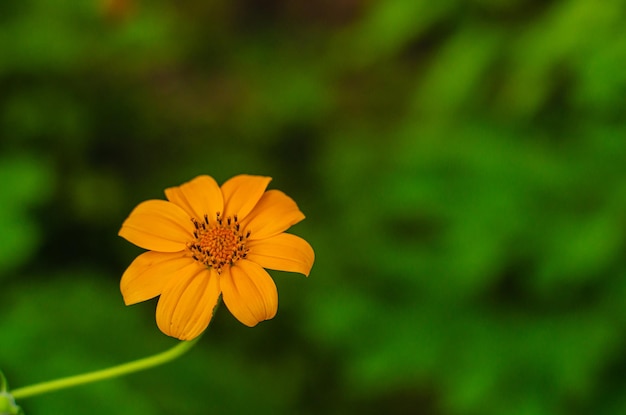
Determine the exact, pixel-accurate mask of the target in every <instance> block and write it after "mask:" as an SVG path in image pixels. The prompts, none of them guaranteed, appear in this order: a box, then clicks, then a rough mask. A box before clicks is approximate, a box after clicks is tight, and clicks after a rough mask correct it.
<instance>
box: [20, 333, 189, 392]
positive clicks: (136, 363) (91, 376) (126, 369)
mask: <svg viewBox="0 0 626 415" xmlns="http://www.w3.org/2000/svg"><path fill="white" fill-rule="evenodd" d="M199 339H200V336H198V337H196V338H195V339H193V340H190V341H184V342H180V343H178V344H177V345H176V346H174V347H172V348H171V349H169V350H166V351H164V352H161V353H158V354H155V355H153V356H149V357H144V358H143V359H138V360H133V361H132V362H128V363H124V364H121V365H118V366H113V367H110V368H108V369H102V370H97V371H95V372H90V373H84V374H82V375H75V376H68V377H66V378H61V379H56V380H51V381H47V382H41V383H36V384H34V385H30V386H24V387H22V388H17V389H14V390H12V391H10V392H9V393H10V394H11V395H12V396H13V398H15V399H23V398H28V397H30V396H35V395H40V394H42V393H46V392H52V391H55V390H58V389H65V388H71V387H73V386H78V385H84V384H85V383H90V382H96V381H99V380H103V379H109V378H115V377H118V376H122V375H126V374H128V373H133V372H137V371H140V370H144V369H149V368H151V367H154V366H158V365H162V364H163V363H167V362H169V361H170V360H174V359H176V358H177V357H178V356H180V355H182V354H183V353H185V352H186V351H187V350H189V349H190V348H191V347H192V346H193V345H194V344H196V342H197V341H198V340H199Z"/></svg>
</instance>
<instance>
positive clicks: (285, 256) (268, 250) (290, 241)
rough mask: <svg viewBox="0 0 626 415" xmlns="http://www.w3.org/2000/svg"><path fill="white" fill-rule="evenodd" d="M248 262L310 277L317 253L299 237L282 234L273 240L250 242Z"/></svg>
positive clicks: (272, 238) (273, 237)
mask: <svg viewBox="0 0 626 415" xmlns="http://www.w3.org/2000/svg"><path fill="white" fill-rule="evenodd" d="M248 247H249V248H250V251H249V252H248V256H247V258H248V260H249V261H252V262H256V263H257V264H259V265H260V266H262V267H263V268H269V269H275V270H278V271H289V272H299V273H300V274H304V275H306V276H309V272H311V268H312V267H313V261H314V260H315V253H314V252H313V248H311V245H309V243H308V242H307V241H305V240H304V239H302V238H300V237H299V236H296V235H292V234H290V233H281V234H279V235H276V236H272V237H271V238H267V239H261V240H257V241H250V243H249V244H248Z"/></svg>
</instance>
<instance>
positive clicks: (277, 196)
mask: <svg viewBox="0 0 626 415" xmlns="http://www.w3.org/2000/svg"><path fill="white" fill-rule="evenodd" d="M302 219H304V214H303V213H302V212H300V209H298V205H296V202H294V201H293V199H292V198H290V197H289V196H287V195H286V194H284V193H283V192H281V191H280V190H268V191H267V192H265V193H264V194H263V196H262V197H261V199H260V200H259V203H257V204H256V206H255V207H254V209H252V211H251V212H250V213H249V214H248V216H247V217H246V219H245V220H244V221H243V222H242V226H243V228H244V229H246V230H250V232H251V233H250V240H254V239H263V238H267V237H270V236H274V235H277V234H279V233H281V232H284V231H286V230H287V229H288V228H289V227H290V226H292V225H295V224H296V223H298V222H300V221H301V220H302Z"/></svg>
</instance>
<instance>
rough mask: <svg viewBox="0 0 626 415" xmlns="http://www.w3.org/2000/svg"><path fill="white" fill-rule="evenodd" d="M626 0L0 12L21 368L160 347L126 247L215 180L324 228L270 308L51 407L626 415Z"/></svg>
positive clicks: (13, 307) (227, 4)
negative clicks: (249, 323) (250, 324)
mask: <svg viewBox="0 0 626 415" xmlns="http://www.w3.org/2000/svg"><path fill="white" fill-rule="evenodd" d="M625 21H626V1H624V0H605V1H601V2H597V1H594V0H555V1H549V2H546V1H540V0H471V1H460V0H441V1H436V2H431V1H425V0H379V1H375V0H320V1H309V2H307V1H288V0H247V1H226V0H204V1H203V0H190V1H184V2H175V1H163V0H155V1H147V0H145V1H140V0H88V1H69V2H63V1H54V0H23V1H18V0H4V1H1V2H0V316H1V318H0V368H1V369H2V370H3V371H4V372H5V374H6V376H7V378H8V380H9V383H10V385H11V386H12V387H14V388H16V387H20V386H25V385H27V384H31V383H34V382H38V381H43V380H47V379H51V378H56V377H59V376H64V375H71V374H75V373H80V372H84V371H88V370H94V369H99V368H103V367H107V366H110V365H113V364H116V363H120V362H124V361H128V360H131V359H135V358H138V357H142V356H145V355H148V354H151V353H156V352H159V351H162V350H165V349H166V348H168V347H170V346H172V345H173V344H175V343H176V341H175V340H173V339H170V338H168V337H166V336H165V335H163V334H161V332H159V331H158V329H157V327H156V324H155V322H154V308H155V304H156V302H155V301H151V302H148V303H142V304H140V305H136V306H132V307H125V306H124V305H123V302H122V298H121V295H120V293H119V286H118V285H119V278H120V276H121V275H122V272H123V271H124V269H125V268H126V266H127V265H128V264H129V263H130V262H131V261H132V259H133V258H134V257H135V256H136V255H137V254H139V253H140V252H142V251H141V250H140V249H139V248H136V247H134V246H132V245H131V244H130V243H128V242H126V241H124V240H122V239H121V238H119V237H118V236H117V231H118V229H119V227H120V225H121V223H122V221H123V220H124V219H125V218H126V216H127V215H128V213H129V212H130V211H131V210H132V208H133V207H134V206H135V205H136V204H137V203H139V202H140V201H142V200H145V199H149V198H163V194H162V190H163V189H164V188H166V187H169V186H174V185H178V184H181V183H182V182H184V181H187V180H189V179H191V178H192V177H195V176H196V175H198V174H210V175H212V176H214V177H215V178H216V179H217V180H218V182H220V183H221V182H223V181H224V180H226V179H228V178H229V177H231V176H233V175H236V174H240V173H251V174H262V175H270V176H272V177H273V178H274V181H273V182H272V184H271V185H270V187H273V188H279V189H281V190H283V191H285V192H286V193H287V194H289V195H291V196H292V197H293V198H294V199H295V200H296V201H297V202H298V204H299V206H300V208H301V209H302V210H303V211H304V213H305V214H306V215H307V220H305V221H304V222H302V223H301V224H298V225H297V226H295V227H294V228H292V232H293V233H296V234H298V235H301V236H303V237H304V238H305V239H307V240H309V241H310V242H311V244H312V245H313V247H314V248H315V251H316V263H315V266H314V268H313V271H312V273H311V276H310V278H309V279H306V278H304V277H302V276H301V275H297V274H288V273H280V272H273V273H272V275H273V276H274V277H275V280H276V282H277V285H278V288H279V293H280V307H279V313H278V315H277V317H276V318H275V319H273V320H270V321H268V322H264V323H261V324H259V325H258V326H257V327H255V328H254V329H249V328H247V327H245V326H243V325H242V324H240V323H238V322H237V321H236V320H235V319H234V318H233V317H232V316H231V315H230V314H229V313H228V311H227V310H226V308H225V307H222V308H221V309H220V310H219V311H218V313H217V316H216V317H215V319H214V321H213V322H212V324H211V325H210V327H209V329H208V332H207V333H206V334H205V336H204V337H203V339H202V340H201V342H200V343H199V344H198V345H197V346H196V347H195V348H194V349H193V350H192V351H191V352H190V353H189V354H188V355H186V356H184V357H182V358H181V359H179V360H177V361H176V362H174V363H170V364H168V365H167V366H163V367H160V368H157V369H153V370H150V371H147V372H143V373H139V374H134V375H131V376H128V377H125V378H120V379H116V380H112V381H107V382H102V383H99V384H93V385H89V386H83V387H80V388H76V389H72V390H67V391H61V392H55V393H52V394H49V395H42V396H40V397H33V398H29V399H25V400H23V401H22V402H19V403H20V404H21V405H22V406H23V407H24V409H25V410H26V413H27V415H43V414H93V415H99V414H112V413H127V414H137V415H143V414H146V415H147V414H242V413H256V414H346V413H350V414H351V413H354V414H357V413H358V414H381V413H385V414H425V415H471V414H476V415H492V414H529V415H543V414H545V415H559V414H591V413H593V414H624V413H626V301H625V299H626V255H625V253H626V69H625V68H626V25H625V24H624V22H625Z"/></svg>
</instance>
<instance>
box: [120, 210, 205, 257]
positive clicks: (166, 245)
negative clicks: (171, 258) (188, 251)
mask: <svg viewBox="0 0 626 415" xmlns="http://www.w3.org/2000/svg"><path fill="white" fill-rule="evenodd" d="M192 232H193V223H192V222H191V220H190V218H189V215H188V214H187V213H185V211H184V210H183V209H182V208H180V207H178V206H176V205H175V204H173V203H170V202H166V201H165V200H148V201H145V202H142V203H140V204H139V205H137V207H136V208H135V209H134V210H133V211H132V212H131V213H130V215H129V216H128V218H127V219H126V220H125V221H124V223H123V224H122V229H120V231H119V235H120V236H121V237H122V238H124V239H126V240H127V241H129V242H132V243H134V244H135V245H137V246H139V247H141V248H144V249H149V250H151V251H160V252H178V251H182V250H183V249H185V244H186V242H188V241H190V240H191V238H192Z"/></svg>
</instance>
